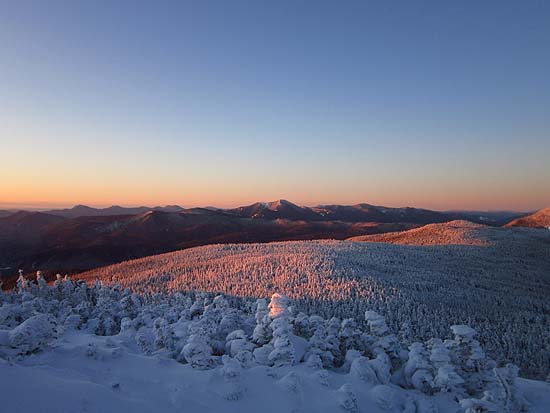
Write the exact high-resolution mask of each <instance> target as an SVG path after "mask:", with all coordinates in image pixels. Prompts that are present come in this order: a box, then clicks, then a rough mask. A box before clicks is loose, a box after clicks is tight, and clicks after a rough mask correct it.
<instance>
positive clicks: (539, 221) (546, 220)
mask: <svg viewBox="0 0 550 413" xmlns="http://www.w3.org/2000/svg"><path fill="white" fill-rule="evenodd" d="M506 226H507V227H530V228H550V208H545V209H541V210H540V211H537V212H535V213H534V214H531V215H528V216H526V217H522V218H518V219H515V220H513V221H512V222H509V223H508V224H506Z"/></svg>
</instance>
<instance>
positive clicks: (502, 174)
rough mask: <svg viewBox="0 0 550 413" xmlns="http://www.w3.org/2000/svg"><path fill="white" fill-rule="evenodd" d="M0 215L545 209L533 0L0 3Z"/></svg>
mask: <svg viewBox="0 0 550 413" xmlns="http://www.w3.org/2000/svg"><path fill="white" fill-rule="evenodd" d="M0 50H1V52H0V79H1V87H0V154H1V161H0V208H4V207H24V206H47V207H52V206H69V205H73V204H77V203H84V204H90V205H98V206H100V205H110V204H121V205H136V204H139V205H141V204H145V205H157V204H162V205H164V204H180V205H183V206H196V205H201V206H206V205H217V206H235V205H242V204H246V203H250V202H253V201H259V200H261V201H268V200H273V199H278V198H286V199H289V200H292V201H294V202H297V203H301V204H319V203H341V204H352V203H357V202H368V203H373V204H381V205H387V206H404V205H411V206H417V207H426V208H433V209H499V210H501V209H514V210H533V209H538V208H542V207H546V206H550V2H545V1H527V2H521V1H514V2H506V1H481V2H480V1H465V2H462V1H461V2H441V1H433V2H428V1H419V2H417V1H404V2H386V1H357V2H355V1H344V2H338V1H333V2H325V1H299V0H297V1H272V2H267V1H246V2H245V1H198V0H197V1H173V2H172V1H147V2H145V1H143V2H142V1H56V0H49V1H16V0H12V1H1V0H0Z"/></svg>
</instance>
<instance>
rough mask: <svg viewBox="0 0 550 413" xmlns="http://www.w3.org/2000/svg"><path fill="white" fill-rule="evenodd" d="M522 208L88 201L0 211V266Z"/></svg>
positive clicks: (97, 259) (385, 226)
mask: <svg viewBox="0 0 550 413" xmlns="http://www.w3.org/2000/svg"><path fill="white" fill-rule="evenodd" d="M522 215H525V214H520V213H510V212H496V213H493V212H488V213H480V212H438V211H430V210H426V209H419V208H409V207H407V208H388V207H383V206H374V205H369V204H357V205H351V206H346V205H322V206H317V207H306V206H298V205H296V204H293V203H292V202H289V201H286V200H278V201H274V202H257V203H254V204H252V205H247V206H243V207H240V208H233V209H217V208H187V209H185V208H182V207H180V206H177V205H172V206H164V207H154V208H150V207H145V206H144V207H133V208H127V207H121V206H112V207H109V208H92V207H88V206H85V205H77V206H75V207H73V208H68V209H56V210H49V211H44V212H31V211H18V212H12V211H2V212H1V213H0V269H1V270H0V271H1V272H2V273H3V274H4V275H12V274H13V273H15V272H16V271H17V269H18V268H23V269H25V270H29V271H30V270H34V269H41V270H50V271H61V272H69V271H80V270H86V269H90V268H94V267H97V266H102V265H107V264H111V263H115V262H119V261H123V260H127V259H132V258H138V257H142V256H146V255H151V254H158V253H162V252H167V251H173V250H177V249H182V248H188V247H193V246H198V245H205V244H213V243H241V242H268V241H284V240H310V239H327V238H330V239H346V238H349V237H353V236H360V235H368V234H379V233H385V232H392V231H403V230H407V229H412V228H415V227H418V226H421V225H424V224H428V223H440V222H447V221H452V220H455V219H468V220H471V221H475V222H481V223H485V224H491V225H502V224H505V223H507V222H509V221H510V220H512V219H514V218H518V217H519V216H522Z"/></svg>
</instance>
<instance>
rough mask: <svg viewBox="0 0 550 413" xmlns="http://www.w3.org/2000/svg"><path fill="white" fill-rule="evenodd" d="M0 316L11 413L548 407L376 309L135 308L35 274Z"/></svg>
mask: <svg viewBox="0 0 550 413" xmlns="http://www.w3.org/2000/svg"><path fill="white" fill-rule="evenodd" d="M0 305H1V307H0V386H1V388H2V389H3V390H7V393H5V394H6V395H8V394H9V395H11V397H3V401H2V404H3V406H4V407H6V408H7V409H8V410H7V411H10V412H20V411H21V412H24V411H31V409H30V408H29V406H34V407H36V406H38V405H40V406H41V411H44V412H53V411H56V412H58V411H97V412H99V411H101V412H106V411H123V410H125V409H132V411H143V412H144V411H157V412H163V411H193V412H203V411H204V412H206V411H222V412H223V411H235V412H237V411H239V412H247V411H250V412H252V411H265V412H271V411H273V412H275V411H292V412H310V411H311V412H314V411H315V412H336V411H342V412H359V411H369V412H384V411H389V412H411V413H413V412H417V413H428V412H429V413H434V412H438V411H439V412H459V411H460V412H468V413H474V412H519V411H526V410H527V409H529V406H530V405H531V407H532V411H541V412H542V411H543V410H540V409H542V408H544V403H546V402H548V401H549V400H550V397H549V396H550V388H549V386H548V385H547V384H545V383H541V382H532V381H529V380H524V379H519V378H518V368H517V367H516V366H515V365H513V364H505V365H501V366H499V365H498V363H496V362H495V361H494V360H492V359H491V358H490V357H488V356H487V355H486V353H485V352H484V350H483V348H482V346H481V345H480V343H479V341H478V340H477V332H476V331H475V330H474V329H472V328H471V327H469V326H466V325H453V326H448V329H449V331H450V333H451V338H449V339H446V340H441V339H438V338H432V339H430V340H427V341H415V342H413V343H410V344H406V343H404V342H403V341H402V340H400V338H399V337H398V336H396V335H395V334H393V333H392V332H391V329H390V328H389V327H388V325H387V323H386V321H385V319H384V317H382V316H381V315H380V314H378V313H377V312H375V311H373V310H367V311H366V312H365V313H364V314H362V315H361V317H360V318H344V319H341V318H338V317H334V316H333V317H330V318H323V317H321V316H319V315H315V314H314V313H309V314H307V313H304V312H300V311H298V309H297V307H296V306H295V305H294V302H292V301H291V300H289V299H288V298H286V297H285V296H282V295H280V294H277V293H276V294H273V295H272V296H271V297H270V299H269V298H267V299H266V298H260V299H258V300H251V299H243V298H237V297H226V296H222V295H214V294H207V293H202V292H201V293H194V292H190V293H181V292H176V293H169V294H142V295H136V294H133V293H131V292H130V291H129V290H122V289H121V288H119V287H118V286H105V285H102V284H100V283H95V284H93V285H87V284H86V283H85V282H83V281H76V282H75V281H71V280H70V279H68V278H64V279H63V278H61V277H59V278H58V280H57V281H55V283H54V284H53V285H47V284H46V282H45V281H44V279H43V278H42V277H41V276H40V274H39V275H38V280H37V282H29V281H27V280H26V279H25V278H23V277H21V278H20V279H19V281H18V285H17V288H16V289H15V290H13V291H9V292H4V293H3V294H1V295H0ZM23 389H25V390H24V393H25V394H24V395H23ZM37 403H39V404H37ZM67 409H69V410H67Z"/></svg>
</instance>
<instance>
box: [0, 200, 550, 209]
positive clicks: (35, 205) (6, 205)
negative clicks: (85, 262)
mask: <svg viewBox="0 0 550 413" xmlns="http://www.w3.org/2000/svg"><path fill="white" fill-rule="evenodd" d="M277 201H287V202H290V203H292V204H294V205H297V206H301V207H309V208H315V207H320V206H326V205H341V206H354V205H359V204H367V205H372V206H377V207H385V208H395V209H398V208H416V209H425V210H430V211H435V212H521V213H528V212H535V211H539V210H541V209H544V208H546V207H545V206H542V207H540V208H535V209H509V208H494V209H486V208H480V209H476V208H450V209H439V208H427V207H422V206H412V205H410V204H409V205H402V206H388V205H382V204H371V203H369V202H356V203H337V202H321V203H303V204H302V203H297V202H293V201H289V200H288V199H286V198H278V199H276V200H272V201H255V202H251V203H243V204H235V205H232V206H215V205H192V206H186V205H185V204H184V205H181V204H178V203H166V204H164V203H161V204H156V205H147V204H125V203H113V204H93V203H90V204H88V203H69V202H67V203H55V202H29V203H23V202H21V203H18V202H0V209H4V210H9V211H13V212H17V211H33V212H45V211H51V210H60V209H73V208H76V207H78V206H84V207H89V208H94V209H106V208H111V207H121V208H151V209H153V208H165V207H179V208H182V209H192V208H217V209H234V208H239V207H244V206H249V205H253V204H256V203H272V202H277Z"/></svg>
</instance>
